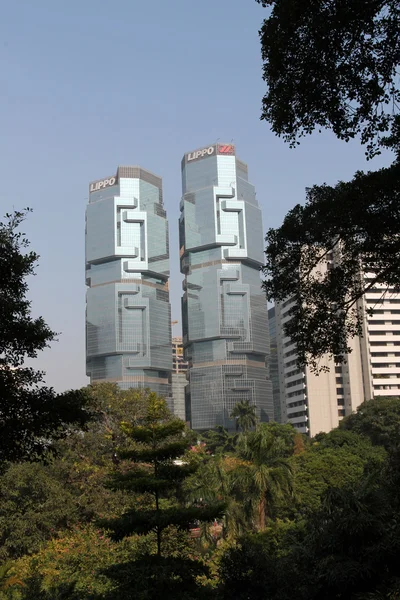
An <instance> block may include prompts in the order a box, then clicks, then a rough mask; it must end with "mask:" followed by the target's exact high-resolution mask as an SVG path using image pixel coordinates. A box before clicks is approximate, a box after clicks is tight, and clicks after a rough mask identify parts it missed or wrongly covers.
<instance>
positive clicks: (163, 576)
mask: <svg viewBox="0 0 400 600" xmlns="http://www.w3.org/2000/svg"><path fill="white" fill-rule="evenodd" d="M146 400H147V410H146V415H145V417H144V418H142V419H141V420H140V422H139V423H138V422H136V423H129V422H124V423H122V429H123V431H124V433H125V434H126V436H127V437H128V439H129V441H130V445H129V447H127V448H124V449H121V450H120V451H119V452H118V455H119V457H120V459H122V460H124V461H129V462H128V464H129V467H127V468H124V469H120V470H119V471H118V472H117V473H115V474H114V476H113V477H112V480H111V486H112V487H113V488H114V489H124V490H129V491H131V492H133V493H134V494H146V495H147V497H148V498H149V501H148V506H146V507H145V508H142V507H139V508H133V509H130V510H129V511H127V512H125V513H124V514H123V515H122V517H120V518H118V519H115V520H113V521H110V522H107V523H104V525H106V526H107V527H108V528H110V529H111V531H112V532H113V537H114V539H116V540H122V539H123V538H125V537H128V536H130V535H132V534H134V533H136V534H143V535H146V534H150V533H152V532H153V533H154V534H155V538H156V546H155V551H154V552H151V551H149V552H148V554H146V555H145V556H143V557H141V558H139V559H138V560H135V561H134V562H132V563H129V564H125V565H118V566H115V568H113V569H111V570H109V571H108V573H107V574H108V575H109V576H110V577H111V578H113V579H114V580H115V581H117V583H118V588H119V592H118V593H119V594H121V593H122V594H123V596H119V595H118V594H117V595H115V596H112V598H114V597H115V598H119V597H124V598H130V597H131V596H130V595H129V594H133V595H132V598H133V597H135V599H136V600H138V599H142V598H147V597H148V598H156V597H161V595H162V597H163V598H171V599H172V598H177V597H178V595H177V594H179V597H180V598H188V599H192V598H197V597H199V596H198V594H197V592H195V590H196V589H197V584H196V581H195V577H196V575H198V574H201V573H202V572H204V567H203V565H202V564H201V563H200V562H199V561H196V560H193V559H192V558H191V557H190V552H189V553H188V552H183V553H182V554H181V555H179V551H178V552H171V548H170V547H167V546H168V544H163V542H164V534H165V537H167V535H166V531H165V530H166V529H167V528H170V527H171V526H174V527H175V528H176V529H177V530H181V531H189V529H190V528H191V526H192V524H193V523H195V522H211V521H212V520H214V519H216V518H219V517H221V516H222V514H223V505H222V504H213V505H204V504H203V505H189V504H188V503H187V502H185V498H184V497H183V493H182V485H183V483H184V481H185V479H186V478H187V477H188V476H189V475H190V474H192V473H193V472H194V471H195V470H196V466H195V465H193V464H192V462H191V461H189V460H186V459H185V456H184V455H185V453H186V451H187V447H188V440H187V439H186V438H185V424H184V422H183V421H181V420H180V419H175V418H174V417H173V416H172V415H171V413H170V411H169V409H168V407H167V404H166V402H165V400H164V399H163V398H160V397H159V396H157V394H155V393H154V392H146ZM123 464H124V465H126V464H127V463H126V462H124V463H123ZM132 586H133V587H132ZM133 588H134V589H133ZM159 594H160V596H159ZM182 594H183V595H182ZM193 594H194V595H193Z"/></svg>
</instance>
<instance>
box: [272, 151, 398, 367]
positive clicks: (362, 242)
mask: <svg viewBox="0 0 400 600" xmlns="http://www.w3.org/2000/svg"><path fill="white" fill-rule="evenodd" d="M399 181H400V162H395V163H394V164H393V165H392V166H390V167H388V168H385V169H380V170H379V171H376V172H369V173H357V174H356V175H355V177H354V179H353V180H352V181H350V182H347V183H345V182H339V183H338V184H337V185H335V186H327V185H322V186H314V187H312V188H310V189H309V190H308V192H307V202H306V204H305V205H304V206H300V205H297V206H295V207H294V208H293V209H292V210H291V211H289V213H288V214H287V215H286V217H285V219H284V221H283V224H282V225H281V227H279V228H278V229H270V230H269V231H268V233H267V238H266V240H267V244H268V246H267V250H266V266H265V268H264V274H265V276H266V280H265V281H264V284H263V287H264V289H265V291H266V294H267V298H268V299H269V300H272V299H275V301H283V300H285V299H286V298H288V297H293V298H295V299H297V303H296V306H295V307H294V308H293V309H292V311H291V317H292V318H291V319H290V320H289V321H288V323H287V324H286V325H285V332H286V334H287V335H289V336H290V337H291V339H292V341H293V342H295V343H296V346H297V351H298V354H299V363H300V364H301V365H304V364H306V363H308V364H310V366H311V367H312V368H313V369H315V370H318V368H319V367H318V359H320V358H321V357H322V356H324V355H325V354H328V355H330V356H331V357H334V358H335V359H336V360H337V361H338V362H343V361H344V360H345V358H346V354H347V353H348V352H351V349H350V346H349V343H348V340H349V339H350V338H353V337H354V336H356V335H360V334H361V333H362V327H363V323H364V319H365V314H366V310H365V309H364V308H363V306H362V304H360V303H359V302H357V300H359V299H361V298H362V297H363V295H364V293H365V291H366V290H367V289H370V288H373V287H377V286H378V284H383V286H385V288H387V287H390V286H391V287H395V288H398V287H399V286H400V268H399V263H398V261H394V260H393V256H396V255H398V253H399V251H400V241H399V231H400V218H399V213H398V210H397V207H398V202H399V197H400V187H399ZM360 261H361V263H362V264H363V267H364V269H365V271H366V272H373V277H372V278H369V279H368V280H366V279H364V278H363V277H361V275H360ZM328 267H329V268H328ZM386 293H387V292H386V291H385V289H384V288H382V299H383V298H384V297H385V295H386ZM379 304H380V301H378V302H377V306H378V307H379ZM367 312H368V314H373V309H368V311H367ZM327 323H329V327H327Z"/></svg>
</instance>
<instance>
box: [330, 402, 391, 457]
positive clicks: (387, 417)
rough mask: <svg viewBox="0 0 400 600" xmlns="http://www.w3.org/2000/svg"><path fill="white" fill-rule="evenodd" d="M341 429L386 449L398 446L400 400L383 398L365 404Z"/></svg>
mask: <svg viewBox="0 0 400 600" xmlns="http://www.w3.org/2000/svg"><path fill="white" fill-rule="evenodd" d="M339 427H340V430H345V431H353V432H355V433H359V434H361V435H363V436H366V437H368V438H369V439H370V440H371V442H372V443H373V444H377V445H379V446H383V447H384V448H386V449H390V448H392V447H394V446H397V445H398V444H400V398H399V397H397V396H394V397H388V398H387V397H383V396H382V397H380V398H379V397H378V398H375V399H374V400H370V401H369V402H363V403H362V404H361V405H360V406H359V407H358V409H357V412H355V413H353V414H352V415H349V416H348V417H346V418H345V419H343V420H342V421H341V422H340V426H339Z"/></svg>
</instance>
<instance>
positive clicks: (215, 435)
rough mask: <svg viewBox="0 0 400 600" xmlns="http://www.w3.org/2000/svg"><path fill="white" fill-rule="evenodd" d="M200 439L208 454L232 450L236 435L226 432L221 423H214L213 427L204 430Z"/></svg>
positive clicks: (224, 452)
mask: <svg viewBox="0 0 400 600" xmlns="http://www.w3.org/2000/svg"><path fill="white" fill-rule="evenodd" d="M201 439H202V440H203V442H204V443H205V444H206V449H207V451H208V452H210V454H219V453H222V454H226V453H227V452H234V450H235V446H236V441H237V437H236V436H235V435H232V434H230V433H228V432H227V430H226V429H225V428H224V427H222V425H216V426H215V427H214V429H210V430H209V431H204V432H203V433H202V435H201Z"/></svg>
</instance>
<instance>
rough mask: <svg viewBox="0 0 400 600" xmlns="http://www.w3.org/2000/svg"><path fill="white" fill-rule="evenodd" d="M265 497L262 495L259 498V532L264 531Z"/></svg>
mask: <svg viewBox="0 0 400 600" xmlns="http://www.w3.org/2000/svg"><path fill="white" fill-rule="evenodd" d="M265 509H266V505H265V496H264V494H263V495H262V496H261V498H260V502H259V503H258V528H259V531H264V529H265Z"/></svg>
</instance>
